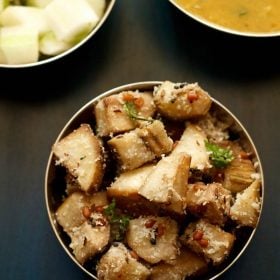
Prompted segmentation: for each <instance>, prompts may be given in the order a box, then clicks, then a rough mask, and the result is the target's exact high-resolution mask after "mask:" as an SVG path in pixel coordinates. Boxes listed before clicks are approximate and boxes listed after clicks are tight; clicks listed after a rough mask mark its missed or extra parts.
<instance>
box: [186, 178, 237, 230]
mask: <svg viewBox="0 0 280 280" xmlns="http://www.w3.org/2000/svg"><path fill="white" fill-rule="evenodd" d="M231 200H232V195H231V192H230V191H229V190H227V189H225V188H223V187H222V185H221V184H219V183H212V184H208V185H205V184H203V183H196V184H190V185H188V188H187V195H186V204H187V211H189V212H191V213H192V214H194V215H196V216H198V217H200V218H204V219H206V220H208V221H209V222H210V223H213V224H219V225H223V224H224V223H225V221H226V219H227V215H228V214H229V212H230V206H231Z"/></svg>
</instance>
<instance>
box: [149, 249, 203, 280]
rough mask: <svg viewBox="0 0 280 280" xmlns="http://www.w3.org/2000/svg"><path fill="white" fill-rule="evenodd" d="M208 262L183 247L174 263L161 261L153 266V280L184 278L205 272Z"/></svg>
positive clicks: (177, 279)
mask: <svg viewBox="0 0 280 280" xmlns="http://www.w3.org/2000/svg"><path fill="white" fill-rule="evenodd" d="M206 270H207V263H206V261H205V260H204V259H203V257H200V256H198V255H197V254H196V253H194V252H192V251H191V250H189V249H187V248H185V247H182V248H181V250H180V254H179V255H178V256H177V258H176V259H175V260H174V261H172V263H170V264H169V263H160V264H158V265H155V266H153V268H152V273H151V276H150V279H151V280H182V279H185V278H187V277H194V276H198V275H201V274H203V273H204V272H205V271H206Z"/></svg>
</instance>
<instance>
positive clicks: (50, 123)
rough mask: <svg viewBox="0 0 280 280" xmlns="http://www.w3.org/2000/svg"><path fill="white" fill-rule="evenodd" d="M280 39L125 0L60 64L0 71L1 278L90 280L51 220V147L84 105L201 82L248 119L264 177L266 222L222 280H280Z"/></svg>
mask: <svg viewBox="0 0 280 280" xmlns="http://www.w3.org/2000/svg"><path fill="white" fill-rule="evenodd" d="M279 39H280V38H271V39H268V38H263V39H255V38H243V37H237V36H231V35H228V34H222V33H220V32H217V31H214V30H210V29H208V28H207V27H205V26H203V25H201V24H199V23H196V22H194V21H193V20H191V19H189V18H187V17H186V16H184V15H183V14H182V13H181V12H179V11H177V10H176V9H175V8H174V7H173V6H172V5H171V4H170V3H169V2H168V1H164V0H140V1H131V0H118V1H117V3H116V5H115V7H114V9H113V12H112V14H111V15H110V17H109V18H108V20H107V21H106V23H105V25H104V26H103V27H102V28H101V30H99V31H98V33H97V34H96V35H95V36H94V37H93V38H92V39H91V40H90V41H89V42H87V44H85V45H84V46H83V47H82V48H81V49H80V50H79V51H77V52H75V53H73V54H71V55H69V56H68V57H67V58H65V59H62V60H61V61H58V62H55V63H52V64H49V65H47V66H41V67H37V68H32V69H25V70H15V69H10V70H8V69H1V70H0V149H1V150H0V151H1V156H0V167H1V169H0V170H1V176H0V188H1V193H0V207H1V208H0V223H1V225H0V279H5V280H8V279H12V280H16V279H21V280H22V279H28V280H30V279H46V280H50V279H68V280H70V279H75V280H76V279H87V278H88V277H87V276H86V274H85V273H83V272H82V271H81V270H80V269H79V268H78V267H77V266H76V265H75V264H74V263H73V262H72V260H71V259H70V258H69V257H68V256H67V255H66V254H65V253H64V251H63V249H62V247H61V246H60V245H59V243H58V241H57V240H56V238H55V236H54V234H53V232H52V229H51V227H50V223H49V220H48V217H47V211H46V207H45V201H44V173H45V168H46V164H47V159H48V155H49V152H50V149H51V145H52V143H53V142H54V140H55V138H56V136H57V135H58V133H59V131H60V130H61V129H62V127H63V126H64V124H65V123H66V122H67V120H68V119H69V118H70V117H71V116H72V115H73V113H75V112H76V111H77V110H78V109H79V108H80V107H81V106H82V105H84V104H85V103H86V102H88V101H89V100H90V99H92V98H93V97H95V96H96V95H98V94H100V93H102V92H103V91H106V90H108V89H111V88H113V87H116V86H119V85H122V84H126V83H131V82H138V81H147V80H166V79H168V80H172V81H188V82H195V81H198V82H199V83H200V85H201V86H202V87H204V88H205V89H206V90H208V91H209V93H210V94H211V95H212V96H213V97H214V98H216V99H218V100H219V101H221V102H222V103H223V104H225V105H226V106H227V107H228V108H229V109H231V110H232V112H233V113H234V114H235V115H236V116H237V117H238V118H239V119H240V120H241V122H242V123H243V124H244V126H245V127H246V128H247V130H248V131H249V133H250V134H251V136H252V138H253V139H254V141H255V144H256V146H257V149H258V150H259V154H260V156H261V159H262V164H263V167H264V173H265V203H264V209H263V213H262V218H261V223H260V225H259V228H258V230H257V232H256V234H255V236H254V239H253V240H252V242H251V243H250V245H249V247H248V249H247V250H246V252H245V253H244V254H243V255H242V257H241V258H240V259H239V261H238V262H237V263H236V264H235V265H234V266H233V267H232V268H231V269H230V270H229V271H228V272H226V273H225V274H224V276H223V277H221V278H222V279H280V268H279V263H280V250H279V239H280V238H279V237H280V230H279V228H280V202H279V201H280V185H279V184H280V179H279V177H280V172H279V166H280V154H279V147H280V144H279V139H280V133H279V131H280V117H279V106H280V71H279V70H280V51H279V50H280V40H279Z"/></svg>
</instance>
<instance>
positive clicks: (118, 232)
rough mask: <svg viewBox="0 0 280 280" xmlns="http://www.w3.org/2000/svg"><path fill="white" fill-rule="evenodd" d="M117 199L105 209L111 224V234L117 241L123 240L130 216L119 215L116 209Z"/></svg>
mask: <svg viewBox="0 0 280 280" xmlns="http://www.w3.org/2000/svg"><path fill="white" fill-rule="evenodd" d="M116 210H117V209H116V201H115V199H113V200H112V202H111V203H110V204H109V205H108V206H107V207H106V208H105V209H104V214H105V215H106V217H107V218H108V220H109V223H110V225H111V236H112V238H113V239H114V240H116V241H121V240H123V238H124V234H125V232H126V229H127V227H128V224H129V221H130V218H129V217H128V216H126V215H119V214H118V213H117V211H116Z"/></svg>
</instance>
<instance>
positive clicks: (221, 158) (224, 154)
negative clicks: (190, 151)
mask: <svg viewBox="0 0 280 280" xmlns="http://www.w3.org/2000/svg"><path fill="white" fill-rule="evenodd" d="M205 147H206V149H207V151H208V152H209V153H210V160H211V161H212V163H213V165H214V166H215V167H217V168H224V167H226V166H227V165H228V164H229V163H231V161H232V160H233V159H234V156H233V153H232V150H230V149H227V148H222V147H220V146H219V145H216V144H214V143H210V142H208V141H205Z"/></svg>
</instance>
